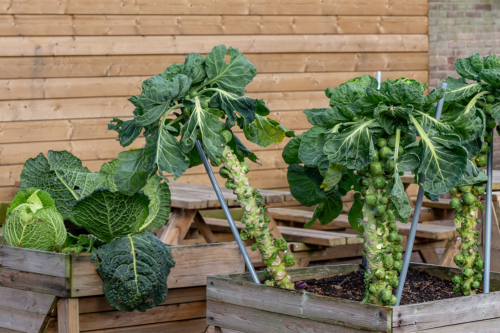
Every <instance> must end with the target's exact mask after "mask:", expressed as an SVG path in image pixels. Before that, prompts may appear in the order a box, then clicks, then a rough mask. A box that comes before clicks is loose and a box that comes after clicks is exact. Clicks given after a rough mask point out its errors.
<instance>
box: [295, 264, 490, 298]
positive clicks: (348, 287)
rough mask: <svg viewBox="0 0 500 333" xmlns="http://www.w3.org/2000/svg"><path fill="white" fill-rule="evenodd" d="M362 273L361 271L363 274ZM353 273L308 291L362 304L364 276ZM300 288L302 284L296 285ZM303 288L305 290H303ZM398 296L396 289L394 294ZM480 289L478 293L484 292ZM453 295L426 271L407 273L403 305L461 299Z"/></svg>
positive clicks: (312, 284)
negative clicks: (454, 298)
mask: <svg viewBox="0 0 500 333" xmlns="http://www.w3.org/2000/svg"><path fill="white" fill-rule="evenodd" d="M360 272H362V271H360ZM360 272H352V273H349V274H345V275H337V276H335V277H330V278H324V279H311V280H305V281H304V282H305V283H306V284H307V287H306V290H307V291H309V292H312V293H315V294H318V295H323V296H331V297H340V298H345V299H350V300H353V301H362V300H363V298H364V294H365V282H364V274H363V273H360ZM297 287H298V288H297V289H299V288H300V287H301V285H300V284H299V285H297ZM300 289H303V288H300ZM393 292H394V293H396V288H395V289H394V291H393ZM481 292H482V290H478V291H477V293H481ZM461 296H462V294H457V293H454V292H453V283H452V282H451V281H448V280H443V279H440V278H438V277H435V276H432V275H430V274H429V273H427V272H424V271H412V270H409V271H408V275H407V276H406V283H405V288H404V289H403V297H402V299H401V305H406V304H415V303H423V302H430V301H436V300H440V299H446V298H453V297H461Z"/></svg>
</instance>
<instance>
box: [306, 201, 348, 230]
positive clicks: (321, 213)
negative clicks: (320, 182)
mask: <svg viewBox="0 0 500 333" xmlns="http://www.w3.org/2000/svg"><path fill="white" fill-rule="evenodd" d="M342 208H343V203H342V197H340V196H339V195H336V194H332V195H329V196H327V197H326V198H325V200H323V201H321V202H320V203H318V205H317V206H316V208H314V213H313V217H312V219H311V221H309V222H307V223H306V225H305V227H306V228H308V227H310V226H312V225H313V224H314V223H315V222H316V220H319V222H320V223H321V224H322V225H325V224H328V223H331V222H332V221H333V220H335V219H336V218H337V217H339V215H340V213H342Z"/></svg>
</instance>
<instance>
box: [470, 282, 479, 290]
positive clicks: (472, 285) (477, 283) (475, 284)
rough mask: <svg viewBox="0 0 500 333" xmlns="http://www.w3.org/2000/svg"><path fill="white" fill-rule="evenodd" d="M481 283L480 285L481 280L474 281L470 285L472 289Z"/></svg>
mask: <svg viewBox="0 0 500 333" xmlns="http://www.w3.org/2000/svg"><path fill="white" fill-rule="evenodd" d="M479 285H480V283H479V281H472V283H471V285H470V286H471V288H472V289H478V288H479Z"/></svg>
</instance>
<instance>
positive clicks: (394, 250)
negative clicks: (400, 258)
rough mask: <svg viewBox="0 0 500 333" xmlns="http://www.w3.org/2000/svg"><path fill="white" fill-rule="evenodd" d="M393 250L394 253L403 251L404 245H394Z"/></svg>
mask: <svg viewBox="0 0 500 333" xmlns="http://www.w3.org/2000/svg"><path fill="white" fill-rule="evenodd" d="M392 251H393V252H392V253H402V252H403V247H402V246H399V245H398V246H394V247H393V248H392Z"/></svg>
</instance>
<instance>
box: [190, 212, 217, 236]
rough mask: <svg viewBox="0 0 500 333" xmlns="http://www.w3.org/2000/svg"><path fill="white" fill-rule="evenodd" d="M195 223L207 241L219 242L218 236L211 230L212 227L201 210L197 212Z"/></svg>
mask: <svg viewBox="0 0 500 333" xmlns="http://www.w3.org/2000/svg"><path fill="white" fill-rule="evenodd" d="M194 223H195V225H196V227H197V228H198V230H199V231H200V233H201V235H202V236H203V238H205V241H206V242H207V243H217V238H215V236H214V234H213V233H212V230H210V227H209V226H208V225H207V223H206V222H205V220H204V219H203V216H201V214H200V212H196V214H195V216H194Z"/></svg>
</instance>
